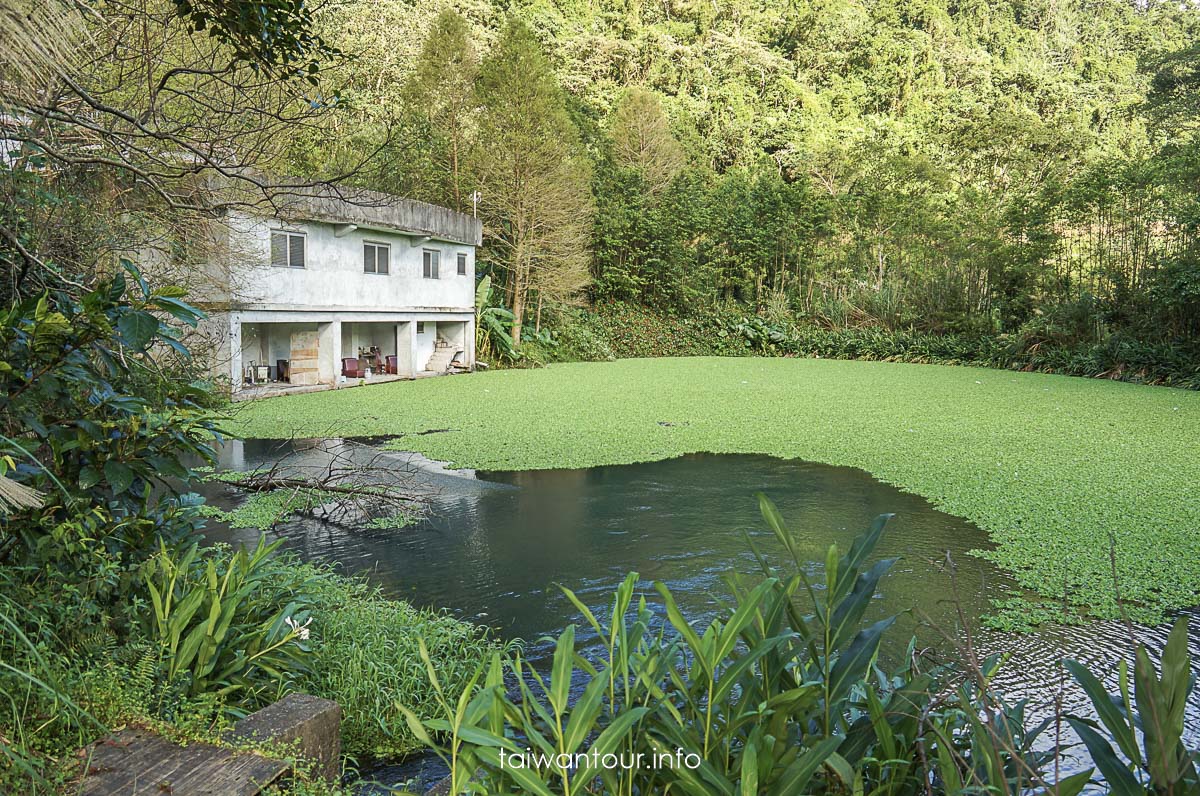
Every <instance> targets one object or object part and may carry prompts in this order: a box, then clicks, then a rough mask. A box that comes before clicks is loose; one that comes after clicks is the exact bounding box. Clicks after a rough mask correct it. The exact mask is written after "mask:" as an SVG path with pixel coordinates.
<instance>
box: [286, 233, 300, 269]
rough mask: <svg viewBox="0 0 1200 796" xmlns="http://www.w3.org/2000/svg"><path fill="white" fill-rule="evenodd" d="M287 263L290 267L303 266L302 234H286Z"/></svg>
mask: <svg viewBox="0 0 1200 796" xmlns="http://www.w3.org/2000/svg"><path fill="white" fill-rule="evenodd" d="M288 265H290V266H291V267H292V268H303V267H304V236H303V235H288Z"/></svg>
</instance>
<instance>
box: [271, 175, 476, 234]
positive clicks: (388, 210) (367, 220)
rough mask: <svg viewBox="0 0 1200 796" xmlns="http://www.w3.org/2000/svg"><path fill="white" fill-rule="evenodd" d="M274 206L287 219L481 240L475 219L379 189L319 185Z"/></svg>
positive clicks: (284, 198) (281, 198)
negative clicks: (382, 191) (381, 191)
mask: <svg viewBox="0 0 1200 796" xmlns="http://www.w3.org/2000/svg"><path fill="white" fill-rule="evenodd" d="M276 205H277V207H278V213H279V217H280V218H283V219H285V220H288V221H322V222H326V223H329V224H353V225H355V226H357V227H362V228H368V229H376V230H385V231H388V232H399V233H402V234H405V235H413V236H420V237H428V238H431V239H434V240H441V241H450V242H452V243H463V244H466V245H468V246H479V245H481V244H482V243H483V223H482V222H481V221H480V220H479V219H478V218H475V217H473V216H469V215H466V214H465V213H459V212H456V211H454V210H451V209H450V208H448V207H439V206H437V205H431V204H426V203H425V202H417V201H414V200H412V199H405V198H403V197H400V196H393V195H392V194H386V193H380V192H379V191H367V190H363V189H360V188H345V187H341V186H333V185H329V186H320V187H317V188H306V189H305V190H304V191H302V192H301V191H297V192H296V193H291V194H289V195H287V196H283V197H278V198H277V200H276Z"/></svg>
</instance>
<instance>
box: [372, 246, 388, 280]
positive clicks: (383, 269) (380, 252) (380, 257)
mask: <svg viewBox="0 0 1200 796" xmlns="http://www.w3.org/2000/svg"><path fill="white" fill-rule="evenodd" d="M391 251H392V248H391V247H390V246H376V247H375V270H376V271H377V272H378V273H381V274H386V273H387V272H388V256H389V255H390V254H391Z"/></svg>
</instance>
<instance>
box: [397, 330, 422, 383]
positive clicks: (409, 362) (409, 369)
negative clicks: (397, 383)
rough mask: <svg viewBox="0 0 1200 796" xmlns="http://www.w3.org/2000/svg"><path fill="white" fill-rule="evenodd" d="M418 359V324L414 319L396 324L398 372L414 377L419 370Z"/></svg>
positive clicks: (401, 374)
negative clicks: (417, 368)
mask: <svg viewBox="0 0 1200 796" xmlns="http://www.w3.org/2000/svg"><path fill="white" fill-rule="evenodd" d="M416 359H417V337H416V324H414V323H413V322H412V321H403V322H401V323H398V324H396V374H397V375H399V376H407V377H409V378H412V376H413V375H414V374H415V373H416V372H417V370H416Z"/></svg>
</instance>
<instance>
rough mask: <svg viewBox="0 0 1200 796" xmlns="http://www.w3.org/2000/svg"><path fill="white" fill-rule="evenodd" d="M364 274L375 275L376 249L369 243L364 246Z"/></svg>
mask: <svg viewBox="0 0 1200 796" xmlns="http://www.w3.org/2000/svg"><path fill="white" fill-rule="evenodd" d="M363 273H365V274H373V273H375V247H374V246H372V245H371V244H369V243H364V244H363Z"/></svg>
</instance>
